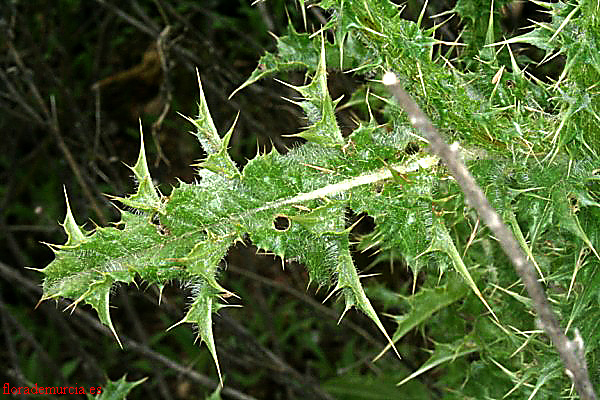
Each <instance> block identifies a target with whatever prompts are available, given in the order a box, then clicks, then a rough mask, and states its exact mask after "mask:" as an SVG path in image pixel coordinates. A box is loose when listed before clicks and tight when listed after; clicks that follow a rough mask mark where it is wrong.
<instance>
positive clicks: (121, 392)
mask: <svg viewBox="0 0 600 400" xmlns="http://www.w3.org/2000/svg"><path fill="white" fill-rule="evenodd" d="M126 378H127V375H123V376H122V377H121V379H119V380H118V381H110V380H109V381H108V382H106V384H105V385H104V386H102V392H101V393H100V394H98V395H96V396H95V397H93V396H92V395H90V394H88V395H87V398H88V399H96V400H124V399H126V398H127V395H128V394H129V392H131V390H132V389H133V388H134V387H136V386H138V385H141V384H142V383H144V382H145V381H146V379H148V378H142V379H140V380H139V381H135V382H127V381H126V380H125V379H126Z"/></svg>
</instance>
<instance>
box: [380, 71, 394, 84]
mask: <svg viewBox="0 0 600 400" xmlns="http://www.w3.org/2000/svg"><path fill="white" fill-rule="evenodd" d="M381 81H382V82H383V84H384V85H386V86H389V85H395V84H396V83H398V78H396V75H395V74H394V73H393V72H391V71H388V72H386V73H385V74H384V75H383V78H382V79H381Z"/></svg>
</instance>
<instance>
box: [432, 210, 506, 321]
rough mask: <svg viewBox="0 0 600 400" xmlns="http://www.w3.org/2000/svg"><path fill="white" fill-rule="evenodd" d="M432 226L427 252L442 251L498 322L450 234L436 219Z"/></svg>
mask: <svg viewBox="0 0 600 400" xmlns="http://www.w3.org/2000/svg"><path fill="white" fill-rule="evenodd" d="M433 226H434V232H435V234H434V236H433V241H432V243H431V246H430V248H429V249H428V251H442V252H444V253H446V254H447V255H448V257H450V259H451V260H452V264H453V265H454V269H456V272H458V273H459V274H460V275H461V276H462V277H463V279H464V280H465V281H466V283H467V285H469V287H470V288H471V290H473V292H474V293H475V294H476V295H477V297H479V299H480V300H481V302H482V303H483V305H484V306H485V307H486V308H487V309H488V310H489V312H490V313H491V314H492V316H493V317H494V319H495V320H496V321H498V317H497V316H496V314H495V313H494V311H493V310H492V308H491V307H490V306H489V304H488V303H487V301H485V299H484V298H483V295H482V294H481V292H480V291H479V288H477V284H475V281H474V280H473V278H472V277H471V274H470V273H469V270H468V269H467V266H466V265H465V263H464V262H463V260H462V257H461V256H460V254H459V252H458V250H457V249H456V246H454V242H453V241H452V238H451V237H450V234H449V233H448V230H447V229H446V227H445V226H444V224H443V222H442V221H440V220H439V219H438V218H434V219H433Z"/></svg>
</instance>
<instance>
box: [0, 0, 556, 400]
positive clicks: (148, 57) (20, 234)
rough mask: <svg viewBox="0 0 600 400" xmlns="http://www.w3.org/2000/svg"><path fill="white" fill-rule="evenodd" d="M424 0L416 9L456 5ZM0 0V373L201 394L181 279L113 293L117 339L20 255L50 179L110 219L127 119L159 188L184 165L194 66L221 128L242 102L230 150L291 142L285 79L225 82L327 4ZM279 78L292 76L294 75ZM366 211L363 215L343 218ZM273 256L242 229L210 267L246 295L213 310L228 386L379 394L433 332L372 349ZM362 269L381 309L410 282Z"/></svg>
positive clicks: (130, 159)
mask: <svg viewBox="0 0 600 400" xmlns="http://www.w3.org/2000/svg"><path fill="white" fill-rule="evenodd" d="M432 3H433V4H432V5H430V6H429V8H428V9H427V14H426V15H427V16H432V15H435V14H439V13H440V12H442V11H444V10H448V9H450V8H451V7H452V6H453V4H451V3H450V2H449V1H448V2H446V1H441V2H432ZM0 7H1V10H0V30H1V31H0V37H2V38H3V39H2V40H1V41H0V132H1V143H2V144H1V148H2V151H1V152H0V168H1V170H0V260H1V261H0V316H1V319H0V342H1V343H2V344H1V345H0V360H1V361H0V365H1V366H0V383H4V382H10V383H11V385H15V386H31V385H33V384H34V383H37V384H38V385H44V386H55V385H62V386H64V385H67V386H69V385H75V384H77V385H83V386H102V385H103V384H104V382H105V381H106V379H107V378H109V379H112V380H116V379H118V378H120V377H121V376H123V374H127V375H128V379H129V380H137V379H140V378H142V377H146V376H147V377H149V380H148V381H147V382H146V383H145V384H144V385H142V386H141V387H139V388H137V389H136V390H135V391H134V392H132V394H131V396H130V398H138V397H139V398H141V397H142V396H144V397H149V398H154V399H158V398H164V399H187V398H190V399H191V398H198V396H200V397H201V396H202V395H204V394H205V393H208V392H209V391H210V389H212V388H213V387H214V386H215V385H216V383H217V379H216V372H215V370H214V366H213V363H212V360H211V359H210V356H209V353H208V352H207V351H206V349H205V348H199V347H198V346H197V345H194V344H193V341H194V332H193V331H192V329H191V328H190V327H189V326H182V327H177V328H175V329H174V330H173V331H170V332H169V333H168V334H167V333H165V330H166V329H167V328H168V327H169V326H170V325H172V324H173V323H174V322H176V321H178V320H179V319H180V318H181V317H182V315H183V312H184V310H185V306H186V296H187V292H186V287H185V286H184V285H180V284H178V283H174V284H173V285H172V286H170V287H168V288H167V289H166V290H165V292H164V293H163V296H162V302H161V304H160V305H158V291H157V289H156V288H154V287H140V288H136V287H132V288H131V290H130V288H127V287H120V288H119V289H118V290H116V291H115V293H113V298H114V300H113V304H114V305H115V306H116V308H115V309H114V310H113V311H112V314H113V321H114V322H115V325H116V329H117V332H119V334H120V335H122V338H123V337H124V338H126V340H124V349H123V350H121V349H120V348H119V347H118V345H117V343H116V342H115V341H114V338H113V337H112V336H111V335H110V334H109V333H108V331H107V329H105V328H103V327H102V326H101V325H100V324H99V323H98V322H97V320H96V316H95V315H94V313H93V312H90V310H89V309H88V307H79V308H78V309H77V311H76V312H74V313H72V314H71V313H68V312H67V313H63V312H62V310H63V309H64V308H65V307H66V306H67V305H68V304H67V303H64V302H61V303H59V304H58V306H57V305H56V304H54V303H53V302H46V303H43V304H40V305H39V306H37V307H36V304H37V302H38V300H39V298H40V297H41V286H40V283H41V274H39V273H38V272H36V271H33V270H31V269H27V268H33V269H35V268H43V267H44V266H46V265H47V264H48V263H49V262H50V261H51V260H52V259H53V254H52V251H51V250H50V249H49V248H48V247H47V246H44V245H43V244H42V243H43V242H46V243H63V242H64V240H65V236H64V234H63V231H62V229H61V228H60V226H59V224H58V223H59V222H60V221H62V220H63V218H64V214H65V201H64V195H63V186H64V189H65V190H66V192H67V193H68V195H69V198H70V203H71V208H72V209H73V211H74V214H75V216H76V219H77V222H78V223H79V224H83V223H85V226H86V227H87V228H88V229H91V228H93V227H94V224H98V225H106V224H107V223H110V222H111V221H116V220H117V219H118V215H117V210H116V208H115V207H114V206H113V205H112V204H111V202H110V200H109V198H108V197H107V196H106V195H105V194H112V195H121V194H124V193H129V192H131V189H132V186H133V183H132V179H131V171H130V170H129V169H128V168H126V167H125V166H124V165H123V162H124V163H127V164H129V165H132V164H134V162H135V159H136V157H137V152H138V146H139V133H138V119H140V120H141V124H142V126H143V129H144V132H145V136H146V150H147V152H148V156H149V163H150V168H151V174H152V176H153V177H154V178H155V180H156V183H157V184H159V185H160V188H161V190H162V191H163V193H169V192H170V190H171V187H172V186H173V185H176V184H177V180H176V178H179V179H181V180H183V181H185V182H190V181H192V180H193V173H194V170H193V168H191V167H190V166H189V165H190V164H191V163H193V162H194V161H195V160H198V159H200V158H202V157H203V154H202V153H201V150H200V147H199V145H198V143H197V142H196V139H195V138H194V137H193V136H192V135H189V134H188V133H187V132H188V131H189V130H191V126H190V125H189V124H188V123H187V122H186V121H185V120H184V119H183V118H182V117H181V116H179V115H178V114H177V112H180V113H182V114H184V115H190V116H193V115H195V113H196V101H197V99H198V88H197V79H196V71H195V70H196V68H197V69H198V71H199V73H200V75H201V77H202V81H203V85H204V90H205V93H206V97H207V101H208V103H209V105H210V109H211V113H212V116H213V119H214V120H215V124H216V126H217V128H218V130H219V131H220V132H225V131H227V130H228V129H229V128H230V127H231V125H232V124H233V122H234V120H235V118H236V115H237V113H238V112H240V116H239V120H238V122H237V125H236V128H235V133H234V135H233V138H232V141H231V143H230V145H231V154H232V156H233V158H234V159H235V160H236V161H237V162H238V164H239V165H243V164H244V163H245V162H246V160H247V159H248V158H251V157H253V156H254V154H255V153H256V152H257V151H259V150H260V151H263V150H267V149H269V148H271V146H274V147H275V148H276V149H277V150H279V151H281V152H285V151H286V148H288V147H290V146H293V140H292V139H290V138H286V137H283V136H282V135H285V134H292V133H296V132H298V130H299V129H300V127H301V126H302V124H303V123H304V120H303V117H302V115H301V113H300V110H299V109H298V108H297V107H294V106H293V105H291V104H290V103H289V102H286V101H285V100H283V99H282V97H289V98H292V97H294V96H295V95H296V94H295V93H294V92H291V91H290V89H288V88H286V87H285V86H283V85H281V84H279V83H277V82H276V81H274V80H270V79H269V80H264V81H261V82H260V83H258V84H254V85H251V86H250V87H248V88H246V89H244V90H243V91H241V92H240V93H238V94H236V96H234V97H233V98H232V99H228V97H229V95H230V94H231V93H232V92H233V90H234V89H235V88H237V87H238V86H239V85H240V84H241V83H242V82H243V81H244V80H245V79H246V78H247V77H248V76H249V75H250V73H251V72H252V71H253V70H254V68H255V66H256V62H257V60H258V59H259V57H260V56H261V55H262V54H263V53H264V52H265V50H273V46H274V40H273V38H272V37H271V36H270V34H269V32H272V33H273V34H275V35H277V36H279V35H282V34H283V33H284V32H285V30H286V26H287V25H288V22H290V23H292V24H293V26H294V27H295V28H296V29H297V30H299V31H303V30H305V29H306V30H307V31H309V32H313V31H315V30H316V28H318V27H320V26H321V25H322V24H324V23H325V21H326V19H327V17H328V15H327V13H326V12H324V11H323V10H321V9H319V8H316V7H315V8H309V9H308V11H307V13H306V23H307V25H306V27H305V25H304V20H303V17H302V12H301V10H300V9H299V5H298V3H296V2H292V1H287V2H285V1H283V0H277V1H269V2H264V3H258V4H256V5H254V6H251V5H250V2H248V1H233V0H232V1H218V0H206V1H202V2H197V1H189V0H171V1H166V0H154V1H136V0H130V1H126V2H115V1H112V2H111V1H109V0H107V1H105V0H96V1H80V0H56V1H54V0H53V1H42V0H37V1H16V0H12V1H10V0H9V1H7V2H3V4H2V5H1V6H0ZM421 7H422V3H421V2H419V1H411V2H409V4H408V7H407V8H406V11H405V13H406V17H407V18H410V19H415V18H416V17H417V16H418V14H419V12H420V10H421ZM529 11H531V12H534V13H535V10H512V9H510V8H507V9H506V13H505V15H504V21H503V24H504V28H505V30H506V32H507V35H508V34H510V33H511V32H516V31H518V30H519V27H520V26H522V25H523V23H524V22H523V21H526V19H527V18H528V17H531V15H529V14H526V12H529ZM434 20H435V19H431V20H430V19H428V18H426V19H425V21H426V23H427V24H432V23H433V22H434ZM438 22H439V21H438ZM460 29H461V21H453V22H452V23H449V24H448V25H446V27H445V28H444V30H442V34H443V35H446V36H447V38H446V40H448V41H452V40H455V39H456V36H457V33H458V32H459V31H460ZM520 32H522V31H520ZM474 34H477V33H476V32H475V33H474ZM530 57H531V58H535V57H536V55H535V54H532V55H530ZM553 65H554V66H556V64H553ZM552 72H553V71H543V72H542V73H541V75H544V74H548V73H550V74H551V73H552ZM287 79H288V81H296V82H302V79H303V75H302V73H301V72H299V73H290V75H289V76H288V77H287ZM352 79H353V78H352V77H351V76H349V75H344V74H340V73H335V72H333V71H332V72H331V79H330V91H331V94H332V97H333V98H337V97H339V96H340V95H342V94H347V95H348V94H350V93H352V89H353V87H354V85H355V82H353V80H352ZM346 98H349V96H347V97H346ZM342 104H343V103H342ZM338 120H339V122H340V125H341V126H342V128H343V129H346V130H347V131H349V130H351V129H352V128H354V127H355V126H356V125H355V123H354V121H353V118H352V113H351V112H350V111H348V110H346V111H343V112H340V113H339V115H338ZM348 218H349V219H351V220H352V219H353V218H356V217H355V216H353V215H349V216H348ZM369 229H370V224H369V221H368V220H365V221H363V222H362V223H361V225H360V226H359V227H358V228H357V232H358V233H365V232H368V231H369ZM355 258H356V263H357V265H358V267H359V268H360V269H361V270H365V269H366V268H367V266H369V265H370V264H371V263H372V262H373V260H374V257H373V256H371V255H370V254H361V253H357V254H356V256H355ZM284 267H285V270H283V269H282V265H281V261H280V260H277V259H274V258H273V257H270V256H268V255H256V254H255V249H254V248H253V247H252V246H251V245H250V244H248V245H247V246H244V245H242V244H240V245H238V246H237V247H236V248H235V249H233V250H232V251H231V252H230V253H229V255H228V257H227V271H226V274H225V275H224V276H223V279H224V282H223V285H224V286H225V287H227V288H228V289H231V290H233V291H234V292H235V293H236V294H238V295H239V296H240V297H241V300H239V301H234V302H233V303H234V304H241V305H243V308H229V309H225V310H222V311H221V312H220V316H219V317H217V318H215V320H216V322H215V324H216V326H215V337H216V343H217V347H218V352H219V354H220V357H221V367H222V370H223V371H224V375H225V384H226V389H225V390H224V392H223V396H224V397H225V398H249V397H243V396H253V397H255V398H300V397H307V398H323V399H325V398H332V394H333V395H335V397H341V398H365V397H362V396H361V395H360V393H358V392H357V391H356V387H355V386H352V385H354V384H355V383H356V382H358V381H360V382H361V385H362V386H361V388H366V389H368V388H369V387H371V391H370V393H371V394H373V393H376V394H378V395H381V396H382V397H372V398H387V397H386V396H388V394H390V395H392V394H394V393H396V392H395V390H396V389H395V384H396V383H397V382H398V381H399V380H400V378H401V377H402V376H405V375H406V371H412V370H414V369H415V368H416V366H417V365H419V364H421V363H422V362H423V361H424V360H423V359H422V357H423V356H422V355H415V354H412V353H414V349H416V348H419V347H427V346H428V345H430V344H428V343H425V342H424V341H423V338H422V337H421V336H420V335H418V334H417V333H415V334H411V335H408V339H407V340H406V344H405V345H404V344H403V347H404V349H403V354H404V355H405V357H404V359H403V360H402V361H401V362H400V363H399V362H398V361H397V360H396V359H394V358H393V357H387V356H386V357H384V358H383V359H382V360H380V361H379V362H377V363H375V364H372V363H371V359H372V358H373V356H374V355H376V354H377V352H378V351H379V350H380V349H381V348H382V347H383V346H384V345H385V343H384V340H383V338H382V337H381V335H380V334H379V333H378V332H377V330H376V327H375V326H373V324H371V323H370V322H369V321H367V319H366V318H364V316H362V315H360V314H358V313H350V315H349V316H347V317H346V318H345V319H344V320H343V321H342V323H341V324H340V326H338V325H337V319H338V317H339V315H340V313H341V304H337V303H335V302H332V301H329V302H327V303H326V304H321V302H320V300H323V299H324V297H325V296H326V294H327V292H325V291H324V290H321V291H320V292H317V293H315V290H314V288H310V289H309V290H308V291H306V286H307V283H308V278H307V276H306V273H305V270H304V268H303V267H302V266H300V265H296V264H294V263H286V264H285V265H284ZM371 271H372V272H380V273H381V275H380V276H379V277H378V278H376V279H373V288H372V289H371V290H373V293H375V292H376V291H378V290H379V291H380V294H379V295H377V296H376V297H375V298H377V299H380V302H379V303H378V304H375V308H376V309H378V310H385V305H386V304H385V301H383V300H385V296H386V294H388V293H390V290H392V291H399V289H400V288H402V287H411V286H412V285H413V284H412V279H413V277H412V275H411V274H410V273H409V272H408V270H407V269H406V268H405V267H404V266H402V265H398V266H397V267H396V268H393V269H390V268H389V266H388V265H387V264H385V265H379V264H378V265H375V266H374V267H373V269H371ZM411 349H412V350H411ZM384 372H385V373H384ZM435 378H436V373H435V371H434V372H433V373H431V374H429V375H425V376H422V377H420V380H419V381H415V382H414V383H411V384H410V385H412V386H411V387H412V388H410V387H409V388H408V389H406V388H404V389H403V390H406V392H405V393H411V392H413V393H420V395H421V396H423V395H424V394H423V393H427V395H428V396H432V397H435V396H437V395H439V393H438V392H437V391H436V389H434V388H433V385H431V383H432V382H433V381H434V380H435ZM422 385H425V386H428V388H426V389H423V386H422ZM353 389H354V392H355V393H354V395H351V394H350V393H352V392H353ZM357 393H358V394H357ZM353 396H354V397H353ZM415 396H419V395H418V394H416V395H415ZM369 398H371V397H369ZM419 398H423V397H419Z"/></svg>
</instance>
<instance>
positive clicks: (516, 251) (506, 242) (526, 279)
mask: <svg viewBox="0 0 600 400" xmlns="http://www.w3.org/2000/svg"><path fill="white" fill-rule="evenodd" d="M383 83H384V84H385V85H387V87H388V89H389V91H390V92H391V93H392V94H393V95H394V97H395V98H396V100H397V101H398V102H399V103H400V105H401V106H402V108H404V111H406V113H407V114H408V118H409V120H410V123H411V125H412V126H413V127H414V128H415V129H417V130H418V131H420V132H421V133H422V134H423V135H424V136H425V139H427V141H428V142H429V146H430V150H431V152H432V153H433V154H435V155H437V156H438V157H440V158H441V159H442V161H444V163H445V164H446V166H447V167H448V169H449V170H450V173H451V174H452V176H453V177H454V179H455V180H456V182H457V183H458V185H459V186H460V187H461V189H462V191H463V193H464V195H465V199H466V202H467V204H468V205H470V206H471V207H473V208H475V210H477V213H478V214H479V216H480V217H481V218H482V219H483V221H484V222H485V224H486V225H487V226H488V227H489V228H490V230H491V231H492V232H493V233H494V235H495V236H496V239H497V240H498V242H499V243H500V246H501V247H502V249H503V250H504V253H505V254H506V255H507V256H508V258H509V259H510V261H511V262H512V264H513V266H514V267H515V270H516V271H517V273H518V274H519V276H520V277H521V280H522V281H523V284H524V285H525V288H526V289H527V292H528V293H529V296H530V297H531V299H532V300H533V306H534V308H535V311H536V312H537V314H538V316H539V319H540V321H541V325H542V327H543V328H544V330H545V331H546V334H547V335H548V336H549V337H550V339H551V340H552V343H554V346H555V347H556V349H557V350H558V354H559V355H560V358H561V359H562V362H563V364H564V365H565V367H566V371H565V372H566V374H567V376H569V378H571V380H572V381H573V384H574V385H575V389H576V390H577V393H578V394H579V397H581V399H582V400H594V399H596V394H595V393H594V388H593V386H592V383H591V381H590V377H589V374H588V370H587V365H586V361H585V351H584V347H583V340H582V338H581V336H580V335H579V331H578V330H577V329H575V338H574V339H573V340H569V339H568V338H567V336H566V335H565V334H564V333H563V331H562V329H561V327H560V324H559V322H558V318H557V317H556V315H555V314H554V312H553V311H552V309H551V308H550V303H549V302H548V299H547V298H546V295H545V293H544V289H543V288H542V285H540V283H539V282H538V280H537V275H536V272H535V268H534V266H533V265H532V264H531V262H530V261H529V260H528V259H527V256H526V255H525V253H524V252H523V249H521V247H520V246H519V243H518V242H517V241H516V239H515V237H514V236H513V234H512V233H511V232H510V230H509V229H508V227H507V226H506V224H504V222H502V219H501V218H500V216H499V215H498V213H497V212H496V210H494V208H493V207H492V206H491V205H490V203H489V202H488V200H487V198H486V197H485V194H484V193H483V191H482V190H481V188H480V187H479V185H478V184H477V182H476V181H475V179H474V178H473V176H472V175H471V174H470V173H469V170H468V169H467V167H466V166H465V164H464V163H463V162H462V161H461V160H460V157H459V156H458V148H453V147H454V146H452V147H451V146H449V145H448V144H446V142H444V139H443V138H442V137H441V136H440V134H439V133H438V132H437V130H436V129H435V127H434V126H433V124H432V123H431V121H430V120H429V118H427V115H425V113H424V112H423V111H421V109H420V108H419V106H418V105H417V103H416V102H415V101H414V100H413V98H412V97H411V96H410V95H409V94H408V93H406V91H405V90H404V89H403V88H402V86H401V85H400V83H399V82H398V80H397V78H396V76H395V75H394V74H393V73H391V72H388V73H386V74H385V76H384V77H383Z"/></svg>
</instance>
